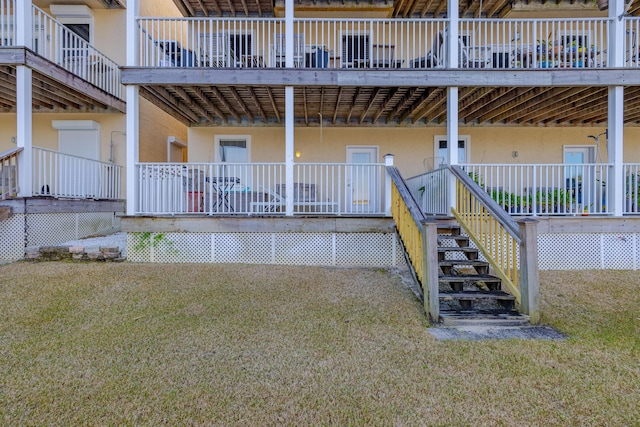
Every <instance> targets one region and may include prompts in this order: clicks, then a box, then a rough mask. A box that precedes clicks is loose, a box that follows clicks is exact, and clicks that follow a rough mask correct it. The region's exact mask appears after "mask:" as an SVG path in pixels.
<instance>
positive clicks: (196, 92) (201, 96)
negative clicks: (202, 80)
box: [189, 86, 228, 123]
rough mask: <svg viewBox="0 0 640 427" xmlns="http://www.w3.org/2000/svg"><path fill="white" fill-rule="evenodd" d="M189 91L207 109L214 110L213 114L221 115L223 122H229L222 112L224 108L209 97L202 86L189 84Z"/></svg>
mask: <svg viewBox="0 0 640 427" xmlns="http://www.w3.org/2000/svg"><path fill="white" fill-rule="evenodd" d="M189 91H190V92H191V93H192V94H193V96H195V97H196V99H197V100H198V101H200V103H201V104H202V105H204V108H205V109H206V108H208V109H209V110H211V111H213V114H215V115H216V116H218V117H220V120H222V123H228V120H227V116H226V115H225V114H224V113H223V112H222V110H220V109H219V108H218V107H216V106H215V104H214V103H213V102H211V101H210V100H209V97H207V95H206V94H205V93H204V92H203V91H202V88H200V87H198V86H189Z"/></svg>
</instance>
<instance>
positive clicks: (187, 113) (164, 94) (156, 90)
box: [146, 86, 198, 124]
mask: <svg viewBox="0 0 640 427" xmlns="http://www.w3.org/2000/svg"><path fill="white" fill-rule="evenodd" d="M146 90H147V91H149V93H151V94H152V95H154V96H155V97H156V98H157V99H158V101H160V102H161V103H162V104H164V105H166V106H167V107H169V108H170V109H172V110H173V111H175V112H176V113H178V114H179V115H180V116H182V117H183V118H185V119H186V120H188V122H189V123H190V124H191V123H198V116H196V115H195V114H194V113H193V112H192V111H191V110H188V109H186V108H184V105H183V104H182V103H181V102H180V101H178V100H177V99H176V98H174V97H173V95H171V94H170V93H169V92H168V91H167V90H166V89H165V88H163V87H160V86H147V87H146ZM156 105H157V104H156Z"/></svg>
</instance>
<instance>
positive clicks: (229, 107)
mask: <svg viewBox="0 0 640 427" xmlns="http://www.w3.org/2000/svg"><path fill="white" fill-rule="evenodd" d="M210 89H211V93H213V96H214V97H215V98H216V100H217V101H218V102H219V103H220V104H222V105H224V107H225V108H226V109H227V110H228V111H229V114H231V117H233V118H234V119H235V120H236V122H238V123H240V122H241V121H242V120H241V119H240V114H238V112H237V111H236V110H234V109H233V106H232V105H231V104H230V103H229V102H228V101H227V99H226V98H225V97H224V95H222V94H221V93H220V91H219V90H218V89H217V88H215V87H214V86H211V87H210Z"/></svg>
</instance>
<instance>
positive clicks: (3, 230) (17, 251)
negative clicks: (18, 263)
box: [0, 214, 24, 260]
mask: <svg viewBox="0 0 640 427" xmlns="http://www.w3.org/2000/svg"><path fill="white" fill-rule="evenodd" d="M22 258H24V214H13V215H11V216H10V217H9V218H8V219H6V220H4V221H0V259H5V260H18V259H22Z"/></svg>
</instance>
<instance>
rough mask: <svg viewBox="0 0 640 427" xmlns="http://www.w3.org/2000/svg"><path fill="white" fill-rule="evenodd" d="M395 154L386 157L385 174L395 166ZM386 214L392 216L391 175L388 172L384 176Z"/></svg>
mask: <svg viewBox="0 0 640 427" xmlns="http://www.w3.org/2000/svg"><path fill="white" fill-rule="evenodd" d="M393 157H394V156H393V154H385V155H384V166H385V172H386V170H387V169H386V168H387V167H388V166H393ZM384 214H385V215H386V216H391V175H389V173H388V172H386V173H385V176H384Z"/></svg>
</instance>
